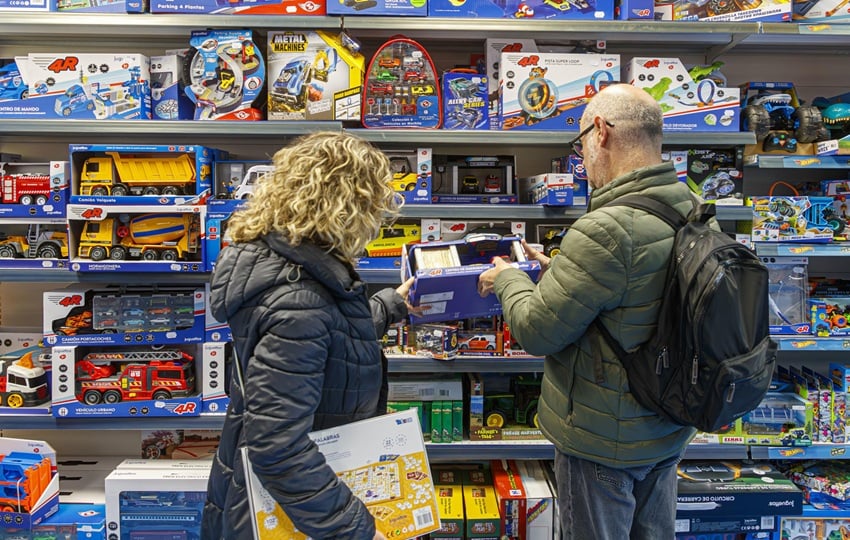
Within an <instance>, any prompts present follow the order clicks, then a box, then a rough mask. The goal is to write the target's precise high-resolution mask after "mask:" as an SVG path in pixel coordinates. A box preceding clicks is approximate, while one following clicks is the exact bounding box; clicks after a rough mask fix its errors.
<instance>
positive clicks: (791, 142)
mask: <svg viewBox="0 0 850 540" xmlns="http://www.w3.org/2000/svg"><path fill="white" fill-rule="evenodd" d="M741 94H742V100H741V106H742V107H743V114H742V115H741V117H742V118H743V125H742V129H743V130H744V131H752V132H754V133H755V135H756V140H757V141H758V142H760V143H762V144H763V148H764V150H785V151H787V152H791V153H793V152H796V150H797V143H811V142H815V141H818V140H823V139H825V138H827V136H828V134H827V133H826V130H825V128H824V125H823V119H822V118H821V113H820V111H819V110H818V109H817V107H811V106H803V105H801V104H800V100H799V99H798V98H797V92H796V90H795V89H794V85H793V84H791V83H788V82H749V83H745V84H743V85H741Z"/></svg>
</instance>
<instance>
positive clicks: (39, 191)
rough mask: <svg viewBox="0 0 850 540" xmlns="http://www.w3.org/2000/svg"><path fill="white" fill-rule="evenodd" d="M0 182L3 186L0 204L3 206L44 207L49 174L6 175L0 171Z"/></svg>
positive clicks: (48, 191) (48, 185)
mask: <svg viewBox="0 0 850 540" xmlns="http://www.w3.org/2000/svg"><path fill="white" fill-rule="evenodd" d="M0 182H1V183H2V186H3V189H2V196H0V202H2V203H3V204H16V203H18V204H24V205H30V204H33V203H35V204H37V205H38V206H44V205H45V204H47V201H48V198H49V197H50V190H51V187H50V175H49V174H29V173H26V174H6V172H5V170H3V169H0Z"/></svg>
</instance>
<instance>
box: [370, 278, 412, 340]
mask: <svg viewBox="0 0 850 540" xmlns="http://www.w3.org/2000/svg"><path fill="white" fill-rule="evenodd" d="M369 307H370V308H371V309H372V321H374V323H375V333H376V334H377V335H378V339H381V336H383V335H384V334H386V333H387V328H388V327H389V326H390V325H391V324H393V323H397V322H399V321H401V320H402V319H404V318H405V317H406V316H407V304H405V303H404V298H402V297H401V295H399V294H398V293H397V292H395V289H393V288H391V287H387V288H386V289H381V290H380V291H378V292H377V293H375V294H374V295H372V297H371V298H370V299H369Z"/></svg>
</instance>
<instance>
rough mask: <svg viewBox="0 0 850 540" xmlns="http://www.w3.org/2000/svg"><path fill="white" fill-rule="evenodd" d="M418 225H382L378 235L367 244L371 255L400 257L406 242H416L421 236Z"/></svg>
mask: <svg viewBox="0 0 850 540" xmlns="http://www.w3.org/2000/svg"><path fill="white" fill-rule="evenodd" d="M420 230H421V229H420V228H419V226H418V225H398V224H395V225H393V226H391V227H381V230H380V232H378V237H377V238H375V239H374V240H372V241H371V242H369V243H368V244H366V255H367V256H369V257H399V256H401V248H402V246H404V245H405V244H409V243H411V242H416V241H418V240H419V238H420Z"/></svg>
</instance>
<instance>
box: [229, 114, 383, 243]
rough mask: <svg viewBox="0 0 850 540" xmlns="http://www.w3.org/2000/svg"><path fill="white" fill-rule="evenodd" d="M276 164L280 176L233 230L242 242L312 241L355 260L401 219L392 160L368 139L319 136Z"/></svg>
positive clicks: (265, 182)
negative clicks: (390, 221)
mask: <svg viewBox="0 0 850 540" xmlns="http://www.w3.org/2000/svg"><path fill="white" fill-rule="evenodd" d="M273 162H274V172H272V173H268V174H266V175H265V176H263V177H262V178H260V179H259V181H258V182H257V184H256V186H255V188H254V193H253V196H252V197H251V200H250V201H249V202H248V204H247V205H246V206H245V207H244V208H243V209H242V210H240V211H238V212H235V213H234V214H233V217H232V218H231V219H230V221H229V223H228V231H229V234H230V235H231V238H232V239H233V241H235V242H249V241H251V240H255V239H257V238H259V237H260V236H262V235H265V234H268V233H270V232H272V231H274V232H278V233H280V234H281V235H283V236H284V237H285V238H286V239H287V240H288V241H289V242H290V243H291V244H292V245H295V246H297V245H299V244H301V243H302V242H303V241H305V240H308V241H311V242H313V243H315V244H317V245H319V246H322V247H325V248H327V249H328V250H329V251H334V252H336V253H337V254H339V255H340V256H342V257H343V258H345V259H347V260H351V259H353V258H355V257H358V256H360V255H362V252H363V250H364V248H365V247H366V244H367V243H368V242H370V241H371V240H372V239H373V238H375V236H376V235H377V234H378V230H379V228H380V226H381V223H382V222H383V221H384V220H385V219H386V218H391V217H394V216H396V215H398V212H399V203H398V200H397V198H396V194H395V192H394V191H393V189H392V186H391V184H390V182H391V180H392V174H391V173H390V164H389V160H388V159H387V157H386V156H385V155H384V154H383V153H382V152H381V151H380V150H378V149H377V148H375V147H374V146H372V145H371V144H369V143H368V142H366V141H364V140H363V139H360V138H358V137H355V136H353V135H349V134H346V133H338V132H330V131H324V132H318V133H313V134H311V135H306V136H303V137H299V138H298V139H296V140H295V141H293V142H292V143H291V144H289V145H288V146H286V147H284V148H282V149H280V150H278V152H277V153H276V154H275V155H274V159H273Z"/></svg>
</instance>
